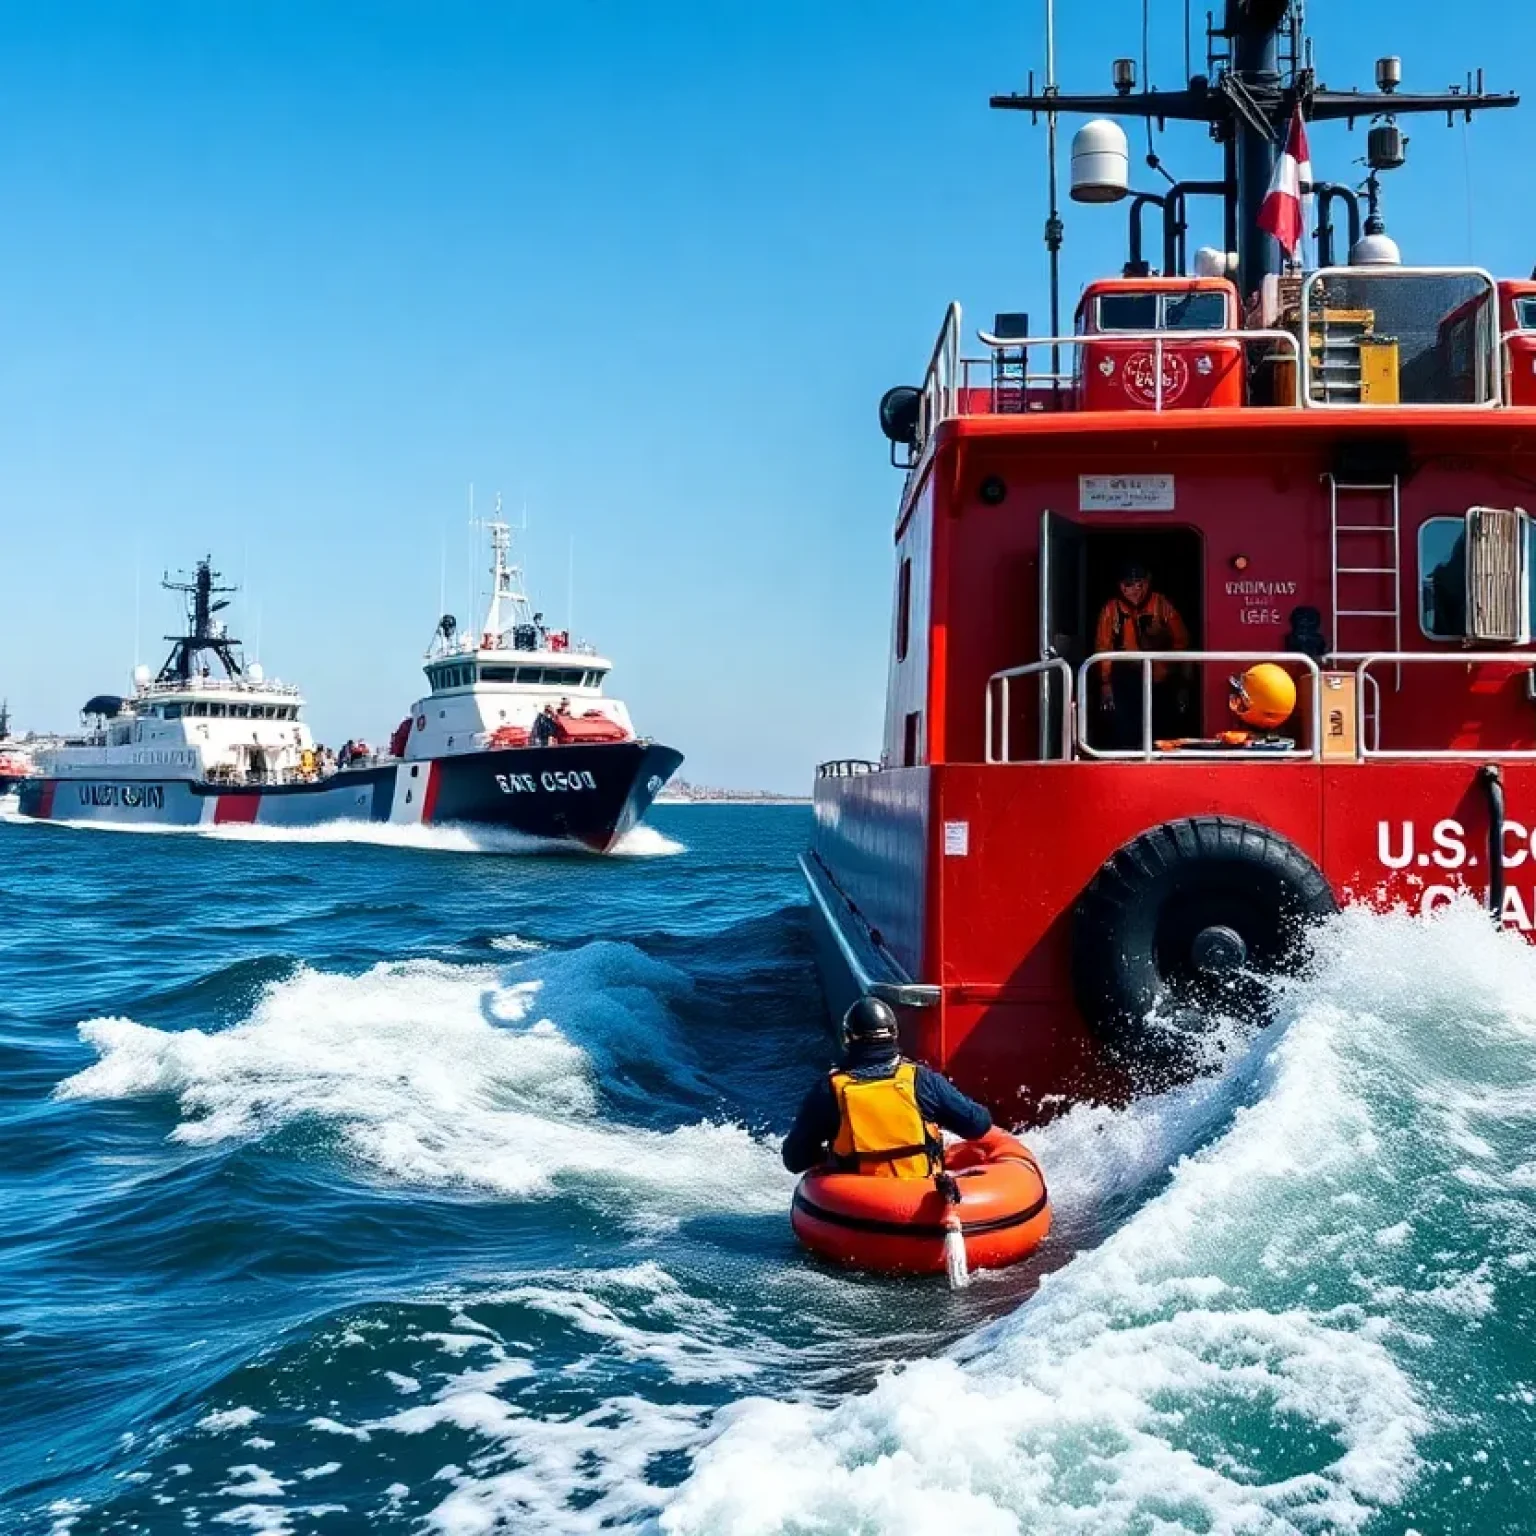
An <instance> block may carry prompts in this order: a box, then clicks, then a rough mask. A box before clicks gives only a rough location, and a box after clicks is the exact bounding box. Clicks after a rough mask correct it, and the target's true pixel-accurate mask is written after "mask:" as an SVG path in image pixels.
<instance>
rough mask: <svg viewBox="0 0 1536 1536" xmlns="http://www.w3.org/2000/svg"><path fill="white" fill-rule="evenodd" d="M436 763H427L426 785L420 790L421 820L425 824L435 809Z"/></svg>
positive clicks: (430, 818)
mask: <svg viewBox="0 0 1536 1536" xmlns="http://www.w3.org/2000/svg"><path fill="white" fill-rule="evenodd" d="M437 789H438V777H437V764H436V763H435V762H434V763H428V764H427V787H426V788H425V789H424V790H423V791H422V792H421V822H422V825H423V826H425V825H426V824H427V823H428V822H429V821H431V820H432V813H433V811H435V810H436V809H437Z"/></svg>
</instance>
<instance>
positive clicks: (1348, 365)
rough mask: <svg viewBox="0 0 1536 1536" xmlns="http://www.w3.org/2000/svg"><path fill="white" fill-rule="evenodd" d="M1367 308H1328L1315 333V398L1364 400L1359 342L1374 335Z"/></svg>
mask: <svg viewBox="0 0 1536 1536" xmlns="http://www.w3.org/2000/svg"><path fill="white" fill-rule="evenodd" d="M1374 318H1375V317H1374V316H1373V315H1372V314H1371V313H1370V312H1369V311H1367V310H1344V309H1332V310H1331V309H1327V308H1325V309H1324V310H1323V311H1322V313H1321V315H1320V316H1318V318H1317V320H1316V322H1315V324H1314V327H1313V330H1312V333H1311V348H1312V398H1313V399H1314V400H1319V401H1322V402H1324V403H1325V404H1332V405H1338V404H1355V405H1358V404H1361V403H1362V402H1363V401H1364V399H1365V380H1364V367H1363V364H1362V362H1361V358H1360V343H1361V341H1362V340H1364V339H1365V338H1366V337H1367V336H1369V335H1370V334H1371V330H1372V324H1373V322H1374Z"/></svg>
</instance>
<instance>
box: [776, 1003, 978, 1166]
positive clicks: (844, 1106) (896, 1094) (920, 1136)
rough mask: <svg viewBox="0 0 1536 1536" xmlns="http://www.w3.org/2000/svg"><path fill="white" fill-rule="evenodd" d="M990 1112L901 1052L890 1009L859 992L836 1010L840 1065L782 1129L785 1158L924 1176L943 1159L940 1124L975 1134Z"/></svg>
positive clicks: (965, 1135) (787, 1162)
mask: <svg viewBox="0 0 1536 1536" xmlns="http://www.w3.org/2000/svg"><path fill="white" fill-rule="evenodd" d="M991 1129H992V1116H991V1115H990V1114H989V1113H988V1112H987V1110H986V1109H985V1108H984V1107H983V1106H982V1105H980V1104H978V1103H976V1102H975V1100H973V1099H968V1098H966V1096H965V1095H964V1094H963V1093H961V1092H960V1090H959V1089H958V1088H956V1087H955V1086H954V1085H953V1084H952V1083H950V1082H949V1080H948V1079H947V1078H945V1077H943V1076H941V1075H940V1074H939V1073H937V1072H934V1071H932V1070H930V1069H929V1068H928V1067H922V1066H918V1065H917V1064H916V1063H915V1062H910V1061H907V1060H905V1059H904V1058H903V1057H902V1054H901V1049H900V1046H899V1045H898V1043H897V1039H896V1015H895V1014H894V1013H893V1012H892V1011H891V1009H890V1007H889V1006H888V1005H887V1004H885V1003H882V1002H881V1001H880V1000H879V998H875V997H861V998H860V999H859V1000H858V1002H856V1003H855V1004H854V1005H853V1007H851V1008H850V1009H849V1010H848V1012H847V1013H846V1014H844V1016H843V1061H842V1065H841V1066H840V1067H838V1068H837V1069H836V1070H835V1071H833V1072H832V1073H830V1074H829V1075H828V1076H826V1077H824V1078H822V1080H821V1081H820V1082H819V1083H817V1084H816V1086H815V1087H814V1088H812V1089H811V1091H810V1092H809V1093H808V1094H806V1096H805V1101H804V1103H802V1104H801V1106H800V1112H799V1114H797V1115H796V1116H795V1123H794V1125H792V1126H791V1127H790V1131H789V1135H787V1136H786V1137H785V1138H784V1152H783V1156H784V1166H785V1167H786V1168H788V1169H789V1171H790V1172H791V1173H804V1172H805V1171H806V1169H808V1168H816V1167H819V1166H822V1165H823V1164H825V1165H827V1166H829V1167H832V1168H836V1169H841V1170H844V1171H846V1172H848V1173H864V1174H873V1175H875V1176H877V1177H884V1178H895V1179H929V1178H932V1177H933V1176H934V1174H936V1173H938V1172H939V1171H940V1170H941V1169H942V1168H943V1166H944V1143H943V1139H942V1137H941V1136H940V1134H939V1133H940V1131H950V1132H952V1133H953V1134H954V1135H956V1136H959V1137H961V1138H962V1139H963V1140H965V1141H974V1140H975V1139H976V1138H977V1137H978V1136H985V1135H986V1134H987V1132H988V1131H989V1130H991Z"/></svg>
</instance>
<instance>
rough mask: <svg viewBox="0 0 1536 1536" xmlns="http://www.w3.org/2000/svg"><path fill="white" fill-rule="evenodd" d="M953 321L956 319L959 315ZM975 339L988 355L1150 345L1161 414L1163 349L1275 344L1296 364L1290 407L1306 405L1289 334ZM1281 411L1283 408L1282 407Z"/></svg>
mask: <svg viewBox="0 0 1536 1536" xmlns="http://www.w3.org/2000/svg"><path fill="white" fill-rule="evenodd" d="M956 318H957V320H958V316H957V317H956ZM976 339H977V340H978V341H979V342H980V343H981V344H982V345H983V346H984V347H986V348H987V349H988V350H989V351H990V352H998V351H1013V352H1018V351H1023V350H1025V349H1027V348H1029V347H1050V348H1052V349H1055V348H1057V347H1086V346H1103V345H1105V344H1106V343H1113V344H1116V345H1119V344H1122V343H1124V344H1126V345H1129V346H1150V347H1151V348H1152V350H1153V370H1154V372H1155V373H1156V375H1157V383H1156V392H1155V397H1154V404H1153V407H1152V409H1153V410H1154V411H1161V410H1162V408H1163V351H1164V349H1165V348H1166V347H1168V346H1183V345H1185V344H1187V343H1191V342H1193V343H1198V342H1218V341H1236V342H1240V343H1242V344H1243V346H1244V347H1246V346H1247V344H1248V343H1249V342H1256V341H1265V342H1278V343H1280V345H1281V346H1283V347H1289V348H1290V351H1291V356H1290V358H1289V361H1291V362H1294V363H1295V364H1296V365H1297V367H1296V375H1295V391H1294V394H1295V398H1294V399H1293V400H1292V401H1291V404H1292V405H1296V406H1299V405H1303V404H1305V401H1304V399H1303V397H1302V393H1301V343H1300V342H1299V341H1298V340H1297V339H1296V337H1295V336H1294V335H1293V334H1292V333H1291V332H1290V331H1241V330H1216V331H1169V330H1148V331H1093V332H1090V333H1087V334H1084V335H1075V334H1074V335H1072V336H1029V337H1024V338H1020V339H1017V340H1010V339H1008V338H1006V337H1002V336H994V335H992V334H991V333H990V332H988V331H977V332H976ZM960 361H961V365H962V367H965V368H969V367H970V365H972V364H976V365H978V366H983V365H984V366H987V367H990V366H991V365H992V359H991V358H990V357H984V358H983V357H975V358H969V357H968V358H962V359H961V360H960ZM1270 361H1273V362H1281V361H1287V359H1282V358H1274V359H1270ZM967 377H969V375H967ZM1028 377H1029V376H1028V375H1026V382H1028ZM1037 377H1038V378H1040V379H1041V380H1044V381H1046V382H1051V381H1058V382H1061V381H1065V380H1067V379H1071V378H1075V377H1076V376H1075V375H1074V374H1041V375H1038V376H1037ZM1281 409H1284V407H1281Z"/></svg>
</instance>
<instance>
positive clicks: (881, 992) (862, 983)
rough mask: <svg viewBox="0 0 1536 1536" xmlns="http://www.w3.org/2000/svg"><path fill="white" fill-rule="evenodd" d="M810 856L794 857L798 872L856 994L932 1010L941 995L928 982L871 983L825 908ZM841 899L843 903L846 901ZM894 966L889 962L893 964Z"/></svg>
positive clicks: (828, 910) (898, 1004)
mask: <svg viewBox="0 0 1536 1536" xmlns="http://www.w3.org/2000/svg"><path fill="white" fill-rule="evenodd" d="M814 857H815V856H814V855H807V854H804V853H801V854H797V855H796V858H797V859H798V861H799V864H800V873H801V874H802V875H804V876H805V885H806V889H807V890H808V891H809V892H810V893H811V900H812V901H814V902H815V903H816V906H817V908H818V909H819V910H820V912H821V916H822V921H823V922H824V923H825V924H826V926H827V931H828V932H829V933H830V934H831V935H832V942H833V943H834V944H836V945H837V949H838V953H839V954H840V955H841V956H842V957H843V964H844V965H846V966H847V967H848V974H849V975H850V976H852V977H853V981H854V985H855V986H857V987H858V989H859V991H860V992H862V993H865V994H867V995H868V996H870V997H878V998H879V999H880V1000H881V1001H882V1002H887V1003H891V1004H893V1005H894V1006H896V1007H907V1008H932V1007H934V1006H935V1005H936V1004H937V1003H938V1001H939V999H940V997H941V995H942V994H941V993H940V991H939V988H938V987H936V986H933V985H932V984H931V983H926V982H921V981H911V980H905V981H876V980H875V978H874V976H873V975H872V974H871V973H870V970H869V967H868V966H866V965H865V964H864V961H863V960H862V958H861V957H860V956H859V953H858V951H857V950H856V949H855V948H854V947H853V945H852V944H850V943H849V942H848V935H847V934H846V933H844V932H843V925H842V924H841V923H840V922H839V921H838V920H837V916H836V914H835V913H834V912H833V911H832V908H831V907H830V906H828V905H827V898H826V897H825V896H824V895H823V894H822V892H821V877H820V876H819V875H818V874H817V872H816V871H815V869H813V868H812V867H811V862H810V860H811V859H812V858H814ZM817 862H818V863H819V862H820V861H819V860H818V861H817ZM839 894H841V893H839ZM844 900H845V901H846V898H844ZM894 963H895V962H894V961H892V964H893V965H894Z"/></svg>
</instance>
